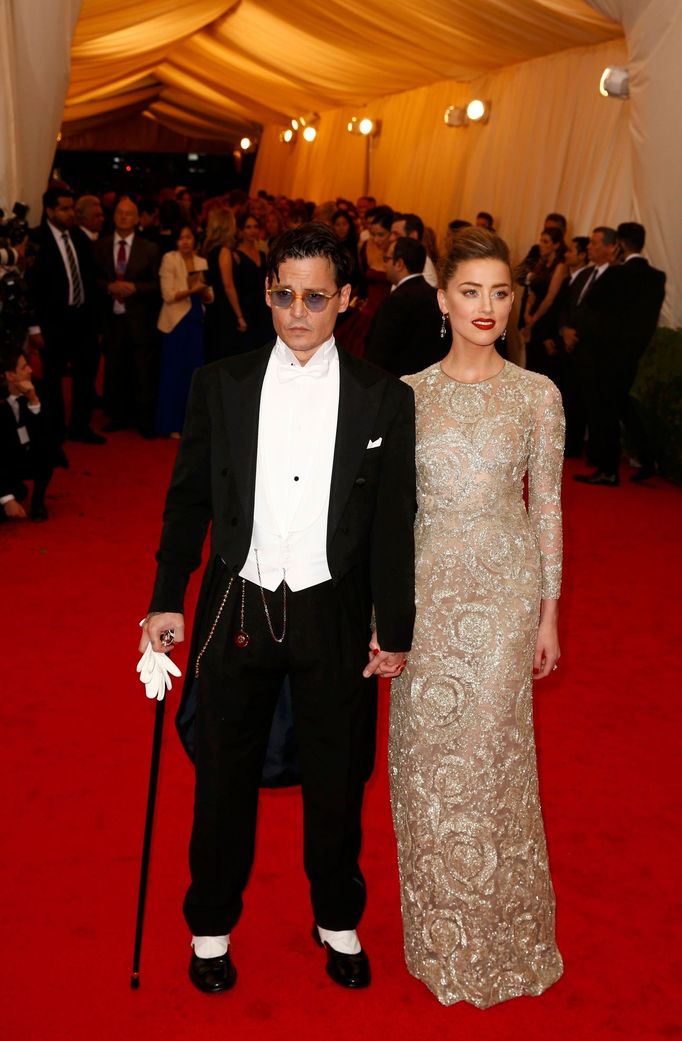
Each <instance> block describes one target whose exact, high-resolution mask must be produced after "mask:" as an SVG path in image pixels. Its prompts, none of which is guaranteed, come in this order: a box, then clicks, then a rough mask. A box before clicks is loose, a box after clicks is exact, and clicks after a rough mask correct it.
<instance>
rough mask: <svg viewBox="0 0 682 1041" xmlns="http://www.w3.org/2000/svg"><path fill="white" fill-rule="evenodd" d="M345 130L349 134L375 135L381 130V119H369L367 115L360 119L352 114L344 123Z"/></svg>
mask: <svg viewBox="0 0 682 1041" xmlns="http://www.w3.org/2000/svg"><path fill="white" fill-rule="evenodd" d="M346 130H347V131H348V133H349V134H361V135H362V136H363V137H376V136H377V134H378V133H379V131H380V130H381V121H380V120H378V119H370V117H369V116H364V117H363V118H362V119H360V118H359V117H358V116H353V117H352V119H349V120H348V122H347V123H346Z"/></svg>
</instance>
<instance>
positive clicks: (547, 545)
mask: <svg viewBox="0 0 682 1041" xmlns="http://www.w3.org/2000/svg"><path fill="white" fill-rule="evenodd" d="M564 430H565V422H564V410H563V408H562V405H561V394H560V393H559V391H558V390H557V388H556V387H555V386H554V384H553V383H550V382H549V381H547V383H546V384H545V386H544V388H543V389H542V391H541V393H540V395H539V400H538V409H537V413H536V417H535V425H534V428H533V432H532V440H531V448H530V457H529V460H528V513H529V516H530V521H531V524H532V526H533V528H534V529H535V532H536V534H537V537H538V541H539V544H540V560H541V566H542V599H543V600H558V598H559V595H560V593H561V554H562V536H561V474H562V470H563V462H564Z"/></svg>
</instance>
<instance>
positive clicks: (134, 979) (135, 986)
mask: <svg viewBox="0 0 682 1041" xmlns="http://www.w3.org/2000/svg"><path fill="white" fill-rule="evenodd" d="M130 986H131V989H132V990H139V989H140V974H139V972H134V973H133V974H132V976H131V977H130Z"/></svg>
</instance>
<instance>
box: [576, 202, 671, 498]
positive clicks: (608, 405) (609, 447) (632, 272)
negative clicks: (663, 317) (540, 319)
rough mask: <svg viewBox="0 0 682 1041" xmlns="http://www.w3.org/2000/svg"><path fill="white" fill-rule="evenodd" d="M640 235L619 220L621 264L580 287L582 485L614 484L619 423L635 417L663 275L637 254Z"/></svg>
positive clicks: (638, 228) (646, 462)
mask: <svg viewBox="0 0 682 1041" xmlns="http://www.w3.org/2000/svg"><path fill="white" fill-rule="evenodd" d="M595 231H599V229H595ZM593 238H594V233H593ZM644 239H645V231H644V228H643V227H642V225H641V224H636V223H635V222H627V223H624V224H620V225H619V226H618V229H617V231H616V232H615V233H614V243H615V248H617V249H618V252H619V253H620V256H621V257H622V259H623V263H621V264H616V265H611V266H608V268H607V270H606V271H605V273H604V274H603V277H601V278H599V279H597V278H596V277H595V278H594V279H593V280H592V282H588V283H587V288H586V291H585V297H584V300H585V306H584V307H583V309H582V311H581V313H580V321H579V326H578V330H577V335H578V341H579V343H581V342H583V341H584V343H585V345H586V355H587V367H586V370H585V371H586V373H587V378H588V390H589V393H588V426H589V430H590V459H591V461H592V463H593V465H594V466H595V467H596V469H595V471H594V473H591V474H577V475H576V476H575V480H576V481H580V482H582V483H583V484H593V485H607V486H611V487H615V486H617V485H618V483H619V467H620V455H621V438H620V424H621V421H623V422H625V423H628V422H631V423H632V422H634V421H635V420H633V414H634V413H633V408H632V403H631V401H630V397H629V394H630V388H631V386H632V384H633V382H634V379H635V376H636V374H637V366H638V364H639V359H640V357H641V356H642V354H643V352H644V350H645V349H646V346H647V344H648V343H649V340H650V339H651V337H652V336H653V334H654V331H655V329H656V324H657V322H658V316H659V313H660V310H661V305H662V303H663V298H664V296H665V274H664V273H663V272H662V271H658V270H657V269H656V268H653V267H651V266H650V264H649V263H648V261H647V260H645V258H644V257H642V256H641V252H640V251H641V249H643V247H644ZM591 248H592V246H591ZM641 461H642V462H643V476H641V475H640V479H644V477H649V476H651V475H652V474H653V472H654V464H653V460H652V459H650V458H647V457H646V455H645V456H644V458H643V459H642V460H641Z"/></svg>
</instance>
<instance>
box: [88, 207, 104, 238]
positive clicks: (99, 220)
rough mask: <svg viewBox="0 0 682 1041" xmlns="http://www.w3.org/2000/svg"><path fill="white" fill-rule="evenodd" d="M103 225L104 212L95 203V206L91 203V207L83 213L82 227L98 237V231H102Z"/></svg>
mask: <svg viewBox="0 0 682 1041" xmlns="http://www.w3.org/2000/svg"><path fill="white" fill-rule="evenodd" d="M103 224H104V210H103V209H102V207H101V206H100V204H99V203H97V205H96V206H95V204H94V203H93V205H92V206H91V207H90V208H89V209H88V210H86V212H85V219H84V220H83V227H84V228H87V229H88V231H91V232H93V234H96V235H99V233H100V231H101V230H102V226H103Z"/></svg>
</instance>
